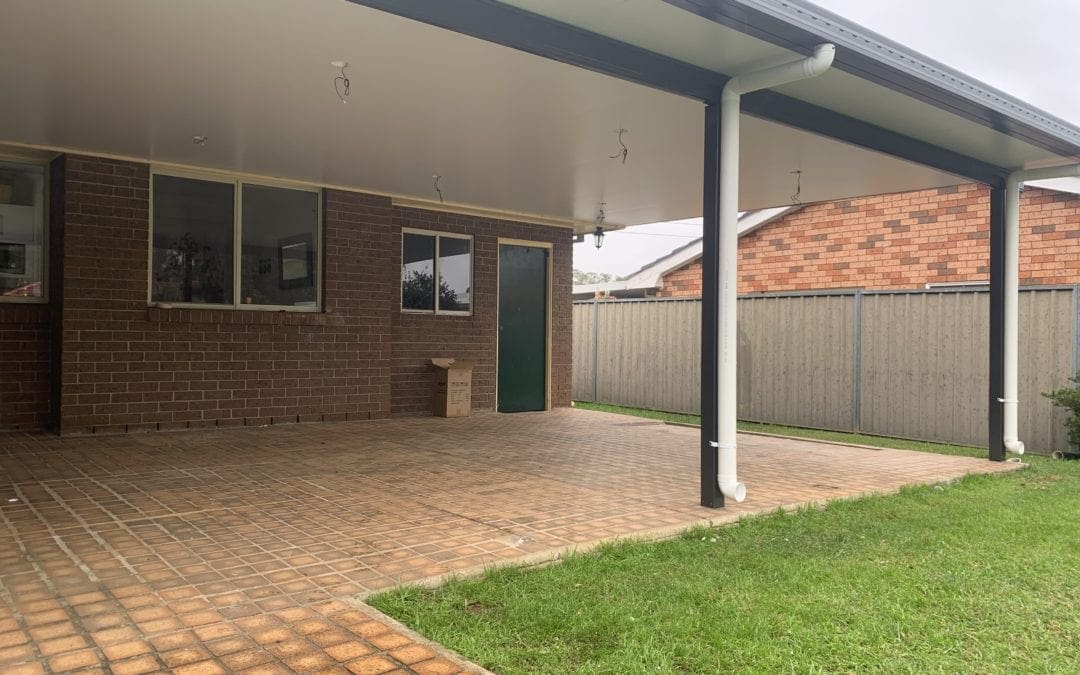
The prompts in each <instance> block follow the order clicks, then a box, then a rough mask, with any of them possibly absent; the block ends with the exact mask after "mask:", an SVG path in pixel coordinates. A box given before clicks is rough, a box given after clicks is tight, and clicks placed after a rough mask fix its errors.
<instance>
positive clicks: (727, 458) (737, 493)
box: [709, 443, 746, 503]
mask: <svg viewBox="0 0 1080 675" xmlns="http://www.w3.org/2000/svg"><path fill="white" fill-rule="evenodd" d="M709 445H712V446H713V447H715V448H716V449H717V451H718V452H719V459H720V461H719V464H718V465H717V466H718V468H719V472H718V473H717V476H716V482H717V484H719V486H720V492H721V493H722V494H723V495H724V497H725V498H727V499H733V500H735V502H736V503H739V502H742V501H743V500H744V499H746V486H745V485H743V484H742V483H740V482H739V479H738V477H737V471H738V461H737V459H736V453H737V452H738V450H737V449H736V447H735V444H734V443H710V444H709Z"/></svg>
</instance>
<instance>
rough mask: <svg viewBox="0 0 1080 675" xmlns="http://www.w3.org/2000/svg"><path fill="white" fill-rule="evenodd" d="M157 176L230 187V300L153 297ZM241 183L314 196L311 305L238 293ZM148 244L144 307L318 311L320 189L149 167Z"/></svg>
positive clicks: (320, 297) (320, 298)
mask: <svg viewBox="0 0 1080 675" xmlns="http://www.w3.org/2000/svg"><path fill="white" fill-rule="evenodd" d="M157 176H168V177H171V178H186V179H189V180H201V181H207V182H211V183H226V184H231V185H232V186H233V260H232V293H233V301H232V302H231V303H225V302H221V303H211V302H170V301H168V300H154V179H155V178H157ZM245 185H255V186H258V187H269V188H283V189H286V190H297V191H300V192H312V193H314V194H315V195H316V197H315V237H314V241H313V243H312V245H313V246H314V247H315V269H314V270H313V272H312V277H313V279H314V281H315V304H313V305H312V306H310V307H303V306H299V307H298V306H296V305H255V304H245V303H244V302H242V301H243V297H242V296H241V288H240V285H241V283H242V278H241V263H242V261H243V234H244V221H243V217H244V208H243V202H244V198H243V191H244V186H245ZM149 230H150V231H149V242H148V243H149V245H148V246H147V261H148V264H147V271H146V304H147V306H148V307H160V306H161V305H169V306H171V307H177V308H181V309H221V310H227V309H239V310H244V311H252V312H260V311H261V312H307V313H318V312H322V307H323V288H322V286H323V278H322V270H323V246H322V240H323V200H322V188H319V187H314V186H311V185H304V184H300V183H291V182H288V181H279V180H272V179H263V178H259V177H257V176H243V175H234V174H227V173H216V172H213V171H197V170H190V169H183V168H175V167H171V166H151V167H150V228H149Z"/></svg>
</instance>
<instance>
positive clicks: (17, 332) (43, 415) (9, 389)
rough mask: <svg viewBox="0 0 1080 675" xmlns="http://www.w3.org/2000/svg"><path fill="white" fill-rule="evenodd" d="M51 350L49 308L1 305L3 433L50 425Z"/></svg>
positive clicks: (0, 416)
mask: <svg viewBox="0 0 1080 675" xmlns="http://www.w3.org/2000/svg"><path fill="white" fill-rule="evenodd" d="M51 346H52V330H51V324H50V308H49V306H48V305H36V304H21V303H20V304H16V303H11V304H7V303H4V304H0V431H12V430H24V429H39V428H42V427H45V426H47V425H48V424H49V423H50V421H51V416H50V401H49V391H50V387H49V382H50V367H49V358H50V356H49V354H50V347H51Z"/></svg>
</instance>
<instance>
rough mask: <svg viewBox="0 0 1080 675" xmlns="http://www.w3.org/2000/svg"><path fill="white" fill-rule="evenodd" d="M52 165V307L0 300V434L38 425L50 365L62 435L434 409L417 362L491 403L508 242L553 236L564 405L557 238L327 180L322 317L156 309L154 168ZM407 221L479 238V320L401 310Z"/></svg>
mask: <svg viewBox="0 0 1080 675" xmlns="http://www.w3.org/2000/svg"><path fill="white" fill-rule="evenodd" d="M53 175H54V178H56V177H59V178H58V180H59V183H60V184H59V185H54V188H53V196H54V198H56V197H58V196H59V199H60V202H59V203H54V205H53V212H54V213H61V214H63V222H62V223H60V224H59V225H62V227H60V226H57V227H55V228H54V233H59V232H62V233H63V237H62V241H59V242H55V243H54V245H53V246H54V251H53V253H54V254H56V255H55V257H56V261H55V262H54V265H53V266H54V267H57V269H58V271H62V272H63V274H62V275H61V274H57V275H56V278H57V282H58V284H59V285H58V287H57V288H56V289H55V294H56V297H57V298H60V297H62V298H63V303H62V308H61V309H59V310H55V311H52V315H53V318H52V321H50V308H49V307H47V306H13V305H9V306H0V355H3V356H4V360H3V364H4V370H5V374H3V375H0V396H3V397H4V400H3V403H4V405H3V409H4V411H5V412H4V417H3V418H0V427H11V426H20V427H28V428H33V427H41V426H45V425H46V424H47V423H48V417H49V412H48V411H49V410H50V405H49V397H50V386H49V380H50V368H49V361H50V359H54V360H56V361H57V363H56V364H55V365H54V366H53V367H52V369H51V370H52V372H53V373H56V374H57V375H58V377H56V378H54V379H58V385H57V386H53V387H51V390H52V393H53V395H56V396H57V399H58V401H59V405H58V406H54V407H59V410H60V413H59V427H60V430H61V431H62V432H63V433H90V432H118V431H140V430H153V429H178V428H190V427H205V426H226V425H240V424H271V423H273V424H277V423H286V422H296V421H318V420H344V419H368V418H380V417H387V416H389V415H390V414H391V413H401V414H428V413H430V410H431V390H432V382H433V380H432V377H433V375H432V371H431V368H430V366H429V365H428V361H427V360H428V359H429V358H430V357H432V356H443V355H445V356H457V357H462V358H471V359H473V360H475V361H476V362H477V363H478V368H477V379H476V387H475V390H474V391H475V399H474V400H475V403H474V407H477V408H488V409H491V408H493V407H494V405H495V401H494V386H495V385H494V380H495V362H494V358H495V354H494V353H495V349H494V345H495V298H496V290H495V282H496V277H495V270H496V257H497V246H496V241H497V238H498V237H500V236H501V237H513V238H521V239H532V240H538V241H549V242H552V243H554V244H555V254H554V255H555V280H554V295H553V297H554V298H555V303H554V306H553V314H554V320H553V328H554V330H553V354H552V361H553V371H554V372H553V383H552V403H553V405H568V404H569V402H570V378H571V372H570V352H571V344H570V330H571V327H570V322H571V318H570V316H571V302H570V285H571V258H570V256H571V235H570V233H569V231H567V230H562V229H556V228H547V227H542V226H533V225H524V224H520V223H510V222H504V221H495V220H488V219H483V218H474V217H469V216H457V215H452V214H445V213H435V212H427V211H421V210H415V209H404V208H399V207H394V206H393V205H392V203H391V201H390V199H388V198H385V197H377V196H371V195H365V194H360V193H353V192H345V191H339V190H325V191H324V200H325V201H324V219H325V229H324V247H325V259H324V260H325V262H324V270H323V272H324V284H323V288H324V306H325V310H326V311H325V312H324V313H319V314H309V313H293V312H264V311H244V310H232V309H223V310H202V309H178V308H177V309H161V308H148V307H147V306H146V299H147V298H146V293H147V272H148V269H147V264H148V261H147V247H148V237H149V167H148V166H147V165H145V164H138V163H132V162H123V161H117V160H107V159H99V158H93V157H80V156H73V155H69V156H67V157H65V158H64V160H63V161H62V162H58V163H57V164H55V165H54V167H53ZM54 182H55V181H54ZM55 201H56V199H54V202H55ZM406 225H407V226H413V227H422V228H425V229H432V230H451V231H456V232H467V233H469V234H472V235H473V236H474V237H475V240H474V241H475V246H476V252H475V255H474V265H475V277H476V278H475V280H474V287H475V291H474V293H475V296H476V309H475V312H474V315H473V316H471V317H453V316H438V317H436V316H419V315H404V314H402V313H401V312H400V307H399V303H400V300H399V287H398V283H399V278H400V272H399V269H400V255H401V233H400V228H401V227H402V226H406ZM54 329H55V331H56V333H55V335H56V336H57V337H56V338H55V339H54V337H53V335H54V332H53V331H54ZM54 342H55V343H56V348H52V347H53V343H54ZM9 355H10V358H9ZM10 363H18V364H19V366H18V368H20V369H22V370H21V371H15V370H12V369H11V368H9V364H10ZM24 372H25V373H30V374H27V375H26V376H25V377H24ZM12 375H17V377H13V376H12ZM31 393H32V394H33V396H36V397H37V398H33V397H31ZM13 399H18V401H19V402H20V405H19V406H9V405H6V403H7V402H8V401H10V400H13ZM16 411H17V412H16Z"/></svg>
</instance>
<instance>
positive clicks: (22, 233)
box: [0, 163, 45, 302]
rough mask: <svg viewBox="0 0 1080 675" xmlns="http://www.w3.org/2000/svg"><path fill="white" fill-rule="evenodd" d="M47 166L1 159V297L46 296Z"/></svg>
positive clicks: (31, 297)
mask: <svg viewBox="0 0 1080 675" xmlns="http://www.w3.org/2000/svg"><path fill="white" fill-rule="evenodd" d="M44 284H45V169H44V168H43V167H40V166H32V165H27V164H8V163H0V301H12V302H17V301H19V300H31V301H32V300H35V299H39V300H40V299H44V297H45V288H44Z"/></svg>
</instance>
